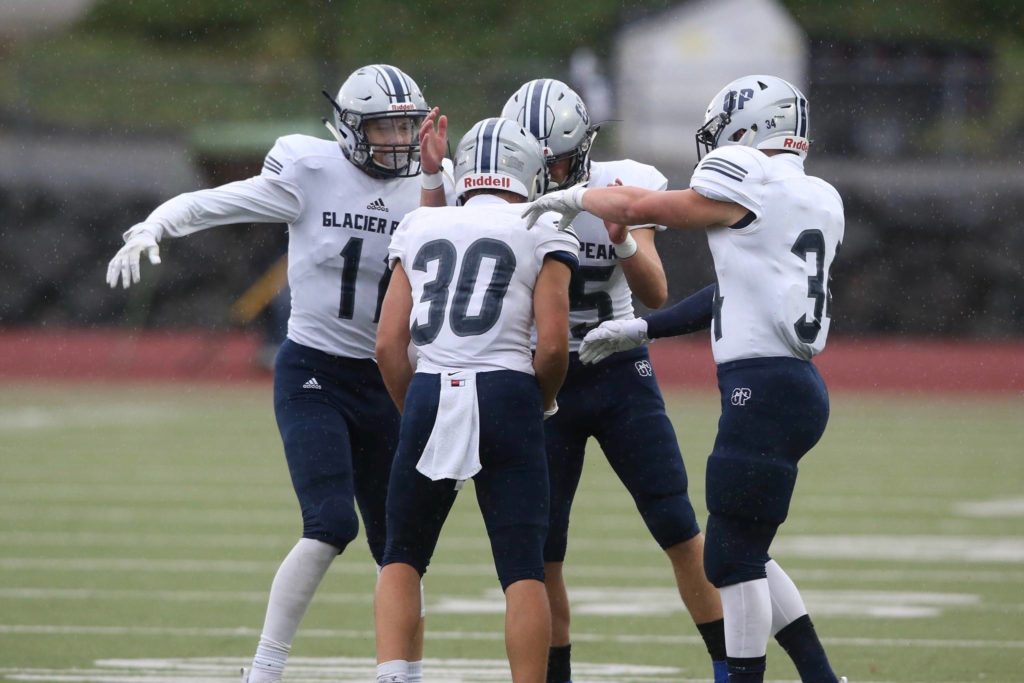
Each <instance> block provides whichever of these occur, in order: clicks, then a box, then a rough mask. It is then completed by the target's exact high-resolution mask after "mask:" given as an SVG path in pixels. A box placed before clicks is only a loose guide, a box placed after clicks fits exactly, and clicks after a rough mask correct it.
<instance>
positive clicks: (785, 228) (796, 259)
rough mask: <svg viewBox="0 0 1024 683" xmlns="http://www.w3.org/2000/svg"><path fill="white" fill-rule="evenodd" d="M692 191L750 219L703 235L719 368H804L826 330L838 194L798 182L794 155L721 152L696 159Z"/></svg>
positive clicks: (811, 181) (800, 175)
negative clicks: (747, 364)
mask: <svg viewBox="0 0 1024 683" xmlns="http://www.w3.org/2000/svg"><path fill="white" fill-rule="evenodd" d="M690 187H692V188H693V189H694V190H695V191H697V192H699V193H700V194H702V195H704V196H705V197H708V198H711V199H717V200H720V201H729V202H735V203H736V204H740V205H741V206H743V207H745V208H747V209H748V210H749V211H750V213H749V214H748V215H747V217H746V218H745V219H743V220H741V221H740V222H739V223H737V224H736V226H735V227H715V228H709V229H708V231H707V235H708V245H709V246H710V247H711V255H712V257H713V258H714V261H715V274H716V276H717V278H718V291H717V292H716V295H715V314H714V320H713V322H712V325H711V344H712V349H713V351H714V355H715V362H716V363H725V362H727V361H731V360H737V359H740V358H756V357H766V356H792V357H795V358H802V359H804V360H808V359H810V358H811V357H812V356H814V355H815V354H817V353H820V352H821V350H822V349H823V348H825V340H826V339H827V337H828V330H829V323H830V319H829V304H830V302H829V298H830V297H829V291H828V285H829V270H830V269H831V267H832V262H833V260H834V259H835V257H836V253H837V252H838V251H839V248H840V246H841V243H842V241H843V229H844V218H843V202H842V200H841V199H840V197H839V193H838V192H836V190H835V188H833V187H832V186H831V185H829V184H828V183H826V182H825V181H824V180H821V179H820V178H814V177H812V176H808V175H807V174H806V173H804V160H803V158H802V157H800V156H797V155H796V154H776V155H774V156H771V157H769V156H767V155H766V154H764V153H763V152H761V151H759V150H756V149H753V148H751V147H741V146H738V145H736V146H729V147H720V148H718V149H716V150H714V151H713V152H711V153H710V154H708V155H707V156H706V157H704V159H702V160H701V162H700V164H699V165H698V166H697V168H696V170H695V171H694V173H693V179H692V180H691V182H690Z"/></svg>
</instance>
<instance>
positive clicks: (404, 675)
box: [377, 659, 409, 683]
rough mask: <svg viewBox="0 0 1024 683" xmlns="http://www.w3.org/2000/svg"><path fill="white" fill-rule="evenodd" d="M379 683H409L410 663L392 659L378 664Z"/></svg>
mask: <svg viewBox="0 0 1024 683" xmlns="http://www.w3.org/2000/svg"><path fill="white" fill-rule="evenodd" d="M377 683H409V662H407V661H406V660H404V659H392V660H391V661H390V662H382V663H381V664H378V665H377Z"/></svg>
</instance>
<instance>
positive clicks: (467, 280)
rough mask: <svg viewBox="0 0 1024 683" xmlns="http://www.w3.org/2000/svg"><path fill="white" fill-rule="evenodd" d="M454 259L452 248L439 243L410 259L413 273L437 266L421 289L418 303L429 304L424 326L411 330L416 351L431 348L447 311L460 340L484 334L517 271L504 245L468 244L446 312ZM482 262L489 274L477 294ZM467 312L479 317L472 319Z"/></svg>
mask: <svg viewBox="0 0 1024 683" xmlns="http://www.w3.org/2000/svg"><path fill="white" fill-rule="evenodd" d="M457 256H458V254H457V252H456V249H455V245H454V244H452V243H451V242H449V241H448V240H444V239H441V240H432V241H430V242H427V243H426V244H424V245H423V246H422V247H420V250H419V251H418V252H417V253H416V258H415V259H413V262H412V269H413V270H418V271H420V272H424V273H425V272H427V270H428V265H429V264H431V263H436V264H437V266H436V268H437V270H436V271H435V276H434V279H433V280H431V281H430V282H427V283H426V284H424V285H423V295H422V296H421V297H420V303H429V307H428V308H427V320H426V322H423V323H421V322H420V321H419V320H417V321H416V322H415V323H414V324H413V326H412V329H411V333H412V341H413V343H414V344H416V345H417V346H422V345H424V344H429V343H430V342H432V341H434V339H436V338H437V335H438V334H439V333H440V332H441V327H442V326H443V324H444V319H445V312H446V311H447V312H448V324H449V325H450V326H451V329H452V332H454V333H455V334H456V335H458V336H460V337H474V336H477V335H481V334H484V333H485V332H487V331H488V330H489V329H491V328H492V327H494V324H495V323H496V322H498V316H500V315H501V305H502V301H503V300H504V299H505V293H506V292H508V286H509V283H511V282H512V274H513V273H514V272H515V270H516V255H515V254H514V253H513V252H512V249H511V248H510V247H509V246H508V245H507V244H505V243H504V242H500V241H498V240H494V239H490V238H484V239H479V240H476V241H475V242H473V243H472V244H470V245H469V248H468V249H466V254H465V256H464V257H463V259H462V269H461V270H460V272H459V277H458V280H456V282H455V296H454V297H452V306H451V310H450V311H448V298H449V293H450V287H451V284H452V280H453V279H454V276H455V263H456V260H457ZM485 261H487V262H489V263H490V265H491V268H490V271H491V273H490V278H489V281H488V284H487V286H486V288H485V289H483V290H482V291H479V290H478V287H477V281H478V280H479V279H480V275H481V274H482V273H484V272H485V270H487V266H486V265H485ZM471 308H473V309H478V311H477V312H475V313H472V314H471V313H470V309H471Z"/></svg>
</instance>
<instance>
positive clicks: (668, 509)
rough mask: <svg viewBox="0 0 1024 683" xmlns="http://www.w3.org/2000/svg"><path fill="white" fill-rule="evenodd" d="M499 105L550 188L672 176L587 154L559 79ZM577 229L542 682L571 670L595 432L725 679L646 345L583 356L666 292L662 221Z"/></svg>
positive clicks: (556, 682)
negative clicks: (573, 602) (574, 561)
mask: <svg viewBox="0 0 1024 683" xmlns="http://www.w3.org/2000/svg"><path fill="white" fill-rule="evenodd" d="M502 116H504V117H506V118H510V119H513V120H515V121H518V122H519V123H520V124H522V125H523V126H525V127H526V128H528V129H529V130H530V132H531V133H533V134H534V135H535V136H537V138H538V139H539V140H540V141H541V143H542V144H543V145H544V151H545V154H546V156H547V164H548V171H549V173H550V174H551V180H552V186H553V187H557V188H567V187H572V186H575V185H577V184H579V183H584V182H589V186H590V187H604V186H605V185H613V184H626V185H632V186H637V187H644V188H647V189H649V190H664V189H665V188H666V186H667V184H668V181H667V180H666V178H665V176H663V175H662V174H661V173H660V172H658V170H657V169H656V168H654V167H653V166H648V165H646V164H641V163H638V162H636V161H632V160H630V159H623V160H620V161H595V162H591V160H590V151H591V147H592V145H593V143H594V139H595V137H596V135H597V132H598V126H597V125H596V124H595V123H594V122H592V121H591V120H590V117H589V116H588V114H587V108H586V106H585V105H584V103H583V100H582V99H581V98H580V97H579V95H577V94H576V93H575V92H574V91H573V90H572V89H571V88H569V86H567V85H566V84H565V83H562V82H561V81H556V80H554V79H550V78H542V79H537V80H533V81H529V82H527V83H525V84H524V85H523V86H522V87H520V88H519V90H517V91H516V93H515V94H513V95H512V97H510V98H509V100H508V102H507V103H506V104H505V107H504V109H503V110H502ZM573 229H574V230H575V232H576V234H577V235H578V236H579V238H580V267H579V269H578V270H577V271H576V272H575V273H573V277H572V282H571V285H570V295H569V296H570V298H569V306H570V312H569V321H570V330H569V333H570V337H569V350H570V352H571V354H570V361H569V372H568V374H567V376H566V379H565V384H564V385H563V386H562V390H561V392H560V393H559V404H560V405H561V410H559V413H558V415H557V416H555V417H553V418H552V419H550V420H548V421H547V422H545V423H544V432H545V440H546V443H547V455H548V470H549V474H550V477H551V525H550V529H549V531H548V539H547V543H546V544H545V546H544V563H545V566H544V569H545V586H546V588H547V591H548V597H549V599H550V602H551V621H552V642H551V654H550V657H549V660H548V666H549V672H548V679H547V680H548V683H566V682H567V681H569V680H570V679H571V665H570V651H571V637H570V633H569V624H570V605H569V599H568V595H567V591H566V585H565V579H564V577H563V573H562V565H563V562H564V561H565V555H566V548H567V539H568V532H569V513H570V511H571V509H572V502H573V498H574V496H575V494H576V488H577V486H578V485H579V482H580V475H581V474H582V472H583V456H584V451H585V450H586V444H587V440H588V439H589V438H590V437H594V438H596V439H597V441H598V443H599V444H600V445H601V449H602V450H603V451H604V454H605V457H606V458H607V459H608V462H609V464H610V465H611V466H612V469H613V470H614V471H615V473H616V474H617V475H618V477H619V479H620V480H621V481H622V483H623V484H624V485H625V487H626V489H627V490H628V491H629V493H630V495H631V496H632V497H633V500H634V501H635V502H636V506H637V509H638V510H639V512H640V515H641V517H642V518H643V520H644V522H645V523H646V525H647V528H648V529H649V530H650V532H651V535H652V536H653V537H654V539H655V541H656V542H657V543H658V545H660V546H661V548H662V549H663V550H664V551H665V553H666V555H667V556H668V558H669V560H670V561H671V563H672V569H673V572H674V574H675V579H676V585H677V587H678V589H679V594H680V596H681V597H682V600H683V603H684V604H685V605H686V608H687V609H688V610H689V612H690V615H691V617H692V618H693V620H694V622H695V623H696V624H697V629H698V630H699V632H700V633H701V635H702V636H703V638H704V641H705V644H706V645H707V648H708V652H709V654H710V655H711V659H712V662H713V667H714V669H715V671H716V674H715V676H716V678H715V680H716V681H724V680H725V640H724V632H723V630H722V607H721V602H720V601H719V597H718V592H717V591H716V590H715V588H714V587H713V586H712V585H711V584H710V583H709V582H708V580H707V578H706V577H705V576H704V567H703V546H704V538H703V534H701V532H700V527H699V526H698V524H697V517H696V515H695V514H694V511H693V506H692V505H691V503H690V499H689V495H688V493H687V487H688V484H687V478H686V469H685V467H684V466H683V458H682V454H681V453H680V451H679V444H678V441H677V439H676V434H675V431H674V430H673V428H672V423H671V422H670V421H669V419H668V416H667V415H666V413H665V402H664V400H663V399H662V396H661V391H660V389H659V388H658V382H657V380H656V379H655V377H654V371H653V369H652V368H651V364H650V359H649V357H648V355H647V349H646V348H643V347H640V348H636V349H633V350H630V351H627V352H624V353H619V354H616V355H615V357H614V358H611V359H609V360H608V362H606V363H602V364H601V365H600V366H592V365H584V364H583V363H581V362H580V359H579V348H580V343H581V342H582V340H583V338H584V336H585V335H586V334H587V332H589V331H590V330H592V329H594V328H595V327H597V325H599V324H600V323H602V322H604V321H607V320H630V319H632V318H633V296H634V295H635V296H636V297H637V298H638V299H639V300H640V301H641V302H643V303H644V304H645V305H646V306H648V307H650V308H658V307H659V306H661V305H662V304H663V303H665V298H666V297H667V296H668V285H667V283H666V280H665V271H664V270H663V269H662V265H661V259H660V257H659V256H658V251H657V249H656V247H655V244H654V234H655V232H656V231H658V230H664V227H662V226H661V225H659V224H658V223H657V221H639V222H634V223H631V224H630V225H629V227H628V228H625V229H624V230H625V231H624V235H625V238H624V239H622V240H620V241H619V242H617V243H613V242H612V240H611V239H610V238H609V236H608V232H607V231H606V230H605V227H604V222H603V221H602V220H601V219H600V218H598V217H596V216H594V215H592V214H589V213H580V214H579V215H578V216H576V217H575V218H574V219H573ZM623 397H625V399H624V398H623Z"/></svg>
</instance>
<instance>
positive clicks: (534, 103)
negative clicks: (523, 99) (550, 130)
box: [528, 79, 548, 142]
mask: <svg viewBox="0 0 1024 683" xmlns="http://www.w3.org/2000/svg"><path fill="white" fill-rule="evenodd" d="M547 87H548V81H546V80H541V79H538V80H536V81H534V82H533V83H531V84H530V89H531V92H530V93H528V97H529V101H530V103H529V119H528V124H529V125H528V128H529V129H530V132H531V133H533V135H534V136H535V137H536V138H537V139H538V140H540V141H541V142H544V141H545V138H546V137H547V136H546V135H545V134H544V133H545V132H546V131H545V130H544V125H543V123H544V122H543V121H542V120H541V114H542V112H543V111H544V100H545V96H546V94H547Z"/></svg>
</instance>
